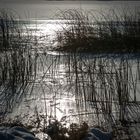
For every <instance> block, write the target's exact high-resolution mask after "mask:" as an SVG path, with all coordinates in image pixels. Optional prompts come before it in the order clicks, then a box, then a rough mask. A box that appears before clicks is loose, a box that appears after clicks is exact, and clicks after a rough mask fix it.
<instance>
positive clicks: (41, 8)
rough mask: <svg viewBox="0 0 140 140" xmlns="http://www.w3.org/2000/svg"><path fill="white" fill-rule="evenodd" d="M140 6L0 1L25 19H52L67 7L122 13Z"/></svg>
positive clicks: (78, 2) (116, 2)
mask: <svg viewBox="0 0 140 140" xmlns="http://www.w3.org/2000/svg"><path fill="white" fill-rule="evenodd" d="M139 7H140V2H139V1H81V2H80V1H76V2H73V1H72V2H71V1H67V2H64V1H63V2H60V1H59V2H57V1H42V2H34V3H31V2H0V8H1V9H5V8H8V9H12V10H14V11H15V13H16V14H18V15H19V16H20V17H21V18H23V19H27V18H31V19H32V18H33V19H50V18H53V17H54V15H55V13H57V11H58V10H65V9H83V10H86V11H90V10H93V11H95V12H96V11H102V13H103V12H106V11H109V10H110V9H116V10H117V11H118V12H119V13H120V12H121V11H123V10H128V9H129V10H131V9H132V10H134V9H139ZM55 18H56V17H55Z"/></svg>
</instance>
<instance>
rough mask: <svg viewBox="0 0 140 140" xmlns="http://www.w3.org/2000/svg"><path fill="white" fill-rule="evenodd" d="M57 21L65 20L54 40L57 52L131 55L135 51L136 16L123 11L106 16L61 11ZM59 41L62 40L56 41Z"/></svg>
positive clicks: (139, 25)
mask: <svg viewBox="0 0 140 140" xmlns="http://www.w3.org/2000/svg"><path fill="white" fill-rule="evenodd" d="M60 19H63V20H66V25H67V26H66V27H63V31H62V33H61V34H57V40H58V42H59V44H62V45H61V46H58V48H57V50H61V51H67V52H75V51H76V52H93V53H131V52H133V53H134V52H139V43H140V42H139V40H140V15H139V14H138V13H132V12H131V11H130V12H128V13H127V12H124V13H123V14H118V13H116V12H115V11H114V10H110V12H109V14H104V13H98V16H96V14H94V12H92V11H90V12H84V11H80V10H75V9H71V10H65V11H61V12H60ZM60 38H62V39H61V40H60Z"/></svg>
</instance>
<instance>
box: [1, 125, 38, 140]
mask: <svg viewBox="0 0 140 140" xmlns="http://www.w3.org/2000/svg"><path fill="white" fill-rule="evenodd" d="M0 140H39V139H37V138H36V137H35V135H34V134H33V133H31V132H30V131H28V130H27V129H25V128H23V127H19V126H14V127H0Z"/></svg>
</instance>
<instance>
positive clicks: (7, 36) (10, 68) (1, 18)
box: [0, 11, 36, 113]
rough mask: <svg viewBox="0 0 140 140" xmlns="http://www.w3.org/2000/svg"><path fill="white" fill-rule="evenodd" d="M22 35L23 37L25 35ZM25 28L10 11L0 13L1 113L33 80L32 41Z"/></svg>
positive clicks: (33, 59)
mask: <svg viewBox="0 0 140 140" xmlns="http://www.w3.org/2000/svg"><path fill="white" fill-rule="evenodd" d="M25 32H26V33H27V35H26V36H25ZM28 33H29V32H28V30H27V28H26V27H25V25H23V24H22V23H21V22H20V20H18V19H17V17H16V15H15V14H13V13H12V12H11V13H10V12H7V11H0V89H1V92H0V101H1V102H2V104H3V106H4V108H5V109H4V108H3V111H2V112H3V113H6V112H7V110H9V111H10V110H11V109H12V106H13V104H14V103H15V102H16V101H17V100H19V99H21V98H20V97H21V96H22V95H23V94H24V93H25V88H26V87H27V84H28V82H29V81H32V80H33V79H34V77H35V75H34V70H35V63H36V62H35V57H36V54H35V53H33V51H32V45H31V43H32V38H31V34H30V33H29V34H28Z"/></svg>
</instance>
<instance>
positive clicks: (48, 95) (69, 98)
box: [0, 1, 140, 127]
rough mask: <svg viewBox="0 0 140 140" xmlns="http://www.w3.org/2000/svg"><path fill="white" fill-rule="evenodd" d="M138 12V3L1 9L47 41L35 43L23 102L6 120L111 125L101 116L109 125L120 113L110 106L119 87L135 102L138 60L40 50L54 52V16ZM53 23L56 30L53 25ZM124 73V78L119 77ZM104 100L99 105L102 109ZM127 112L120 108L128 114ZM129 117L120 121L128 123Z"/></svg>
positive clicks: (3, 5)
mask: <svg viewBox="0 0 140 140" xmlns="http://www.w3.org/2000/svg"><path fill="white" fill-rule="evenodd" d="M139 7H140V2H138V1H129V2H128V1H113V2H109V1H108V2H97V1H94V2H89V1H88V2H87V1H85V2H84V1H82V2H70V1H68V2H56V1H54V2H38V3H37V2H35V3H33V4H32V3H30V2H27V3H22V2H19V3H14V2H13V3H12V2H11V3H6V2H5V3H1V4H0V8H9V9H13V10H15V11H17V13H18V15H20V17H21V19H23V20H30V24H26V26H27V27H28V29H30V30H31V31H33V35H34V36H37V37H40V35H42V36H43V37H45V38H46V39H47V41H45V42H44V38H43V43H42V40H41V39H40V42H39V45H38V46H37V48H38V49H39V50H38V57H37V62H38V63H37V76H36V79H35V81H34V82H33V83H29V84H28V86H27V89H26V90H25V92H26V94H25V95H26V96H25V98H24V99H23V100H22V102H20V106H19V103H18V104H17V106H16V108H14V111H13V112H12V113H11V114H9V116H11V117H12V118H15V117H19V116H20V117H21V118H22V121H25V122H26V123H27V124H29V123H31V124H32V125H35V121H36V120H35V119H37V117H38V116H36V115H37V114H38V115H40V119H41V123H43V121H44V119H45V117H46V116H47V118H48V119H49V118H51V119H52V118H55V119H58V120H62V119H63V120H64V121H67V122H82V121H86V122H87V123H89V124H91V125H104V124H106V125H111V124H109V123H108V122H109V119H110V118H109V117H108V116H107V115H106V114H105V112H104V111H107V112H109V111H112V110H113V111H112V112H113V115H112V116H111V118H112V119H114V120H111V122H113V121H116V120H117V119H118V116H119V107H120V106H119V105H118V101H116V100H117V99H118V93H117V92H118V91H117V90H116V89H117V88H118V86H119V84H120V83H121V81H122V83H121V85H120V88H121V87H124V88H125V90H127V91H128V93H130V95H129V97H130V100H131V101H134V100H135V97H134V96H135V95H136V97H137V100H138V101H139V100H140V96H139V93H140V92H139V91H140V88H139V85H140V84H139V78H140V73H139V59H136V58H135V57H132V58H131V59H130V58H127V57H125V58H126V59H121V56H116V57H110V56H109V57H106V55H104V56H101V57H99V56H97V57H95V56H94V55H91V54H80V55H79V54H77V56H75V55H73V54H60V53H58V52H52V51H46V50H45V49H44V48H45V47H48V46H49V45H50V44H51V45H53V46H55V43H56V42H54V41H53V39H54V33H55V31H58V30H61V29H62V26H61V25H62V24H63V25H64V24H65V23H63V22H64V21H59V20H58V19H57V17H56V16H55V14H56V13H57V11H59V10H65V9H73V8H74V9H83V10H85V11H91V10H92V11H95V12H97V11H98V12H107V13H108V12H109V10H110V9H114V8H115V10H117V11H118V12H120V13H123V10H126V11H127V9H128V8H129V10H132V11H133V12H134V11H135V10H136V11H137V10H139ZM58 22H59V23H61V24H59V25H58V24H57V23H58ZM48 38H49V39H48ZM41 45H42V46H41ZM44 45H45V47H44ZM44 50H45V51H46V52H45V53H44ZM126 56H127V55H126ZM124 60H125V61H124ZM125 62H127V63H125ZM102 66H103V67H102ZM127 70H128V71H127ZM99 72H102V74H99ZM117 72H118V73H117ZM127 72H128V73H127ZM116 73H117V74H118V76H119V77H117V76H116ZM125 73H127V74H129V76H128V77H125V76H126V75H125ZM121 74H124V77H121ZM137 77H138V78H137ZM127 78H129V79H127ZM103 80H104V81H103ZM118 90H119V89H118ZM112 93H114V95H112ZM94 95H95V96H94ZM85 99H86V100H87V101H86V102H85ZM104 100H105V102H106V103H105V104H103V101H104ZM109 101H111V102H109ZM112 101H113V102H112ZM108 102H109V103H108ZM97 107H98V109H97ZM136 108H137V106H132V109H136ZM102 109H104V110H102ZM129 109H130V108H126V110H127V111H128V112H129V111H130V110H129ZM130 112H131V111H130ZM138 113H139V112H136V113H134V114H133V118H134V117H136V118H135V119H136V120H137V119H138V117H139V116H137V114H138ZM131 115H132V114H130V115H128V116H126V117H127V118H129V119H131V117H132V116H131ZM107 127H110V126H107Z"/></svg>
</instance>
